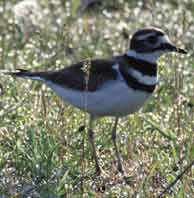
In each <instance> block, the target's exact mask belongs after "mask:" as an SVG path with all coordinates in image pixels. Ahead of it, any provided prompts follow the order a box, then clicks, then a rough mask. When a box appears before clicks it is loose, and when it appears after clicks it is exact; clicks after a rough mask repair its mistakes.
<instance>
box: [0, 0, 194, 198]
mask: <svg viewBox="0 0 194 198" xmlns="http://www.w3.org/2000/svg"><path fill="white" fill-rule="evenodd" d="M18 2H19V1H5V0H4V1H3V0H2V1H1V2H0V8H1V12H0V15H1V20H0V27H1V32H0V57H1V58H0V61H1V64H0V65H1V66H0V67H1V69H7V70H12V69H15V68H18V67H20V68H21V67H22V68H25V69H31V70H52V69H58V68H62V67H64V65H68V64H70V63H75V62H77V61H79V60H81V59H85V58H92V57H109V56H112V54H119V53H122V52H124V51H125V50H126V49H127V46H128V36H129V35H131V34H132V33H133V32H134V31H135V30H136V29H138V28H140V27H143V26H146V25H155V26H159V27H161V28H162V29H164V30H165V31H166V32H168V34H169V35H170V38H172V40H173V41H174V42H175V43H177V45H179V46H182V45H184V47H185V48H186V49H188V51H189V54H188V55H187V56H179V55H175V54H173V55H166V56H165V57H162V58H161V59H160V61H159V78H160V83H159V86H158V88H157V90H156V92H155V94H154V96H153V97H152V98H151V99H150V100H149V102H148V103H147V104H146V105H145V106H144V108H143V109H142V110H141V111H140V112H138V113H136V114H134V115H130V116H128V117H125V118H122V120H121V121H120V123H119V128H118V142H119V148H120V150H121V152H122V157H123V159H124V165H125V169H126V171H127V174H128V176H129V177H128V184H126V183H125V182H123V179H122V177H121V176H120V175H118V174H116V168H115V159H114V151H113V145H112V142H111V135H110V132H111V127H112V120H111V118H102V119H100V120H99V121H98V122H97V123H96V127H95V134H96V140H95V141H96V145H97V148H98V155H99V157H100V164H101V166H102V167H103V170H104V172H105V173H104V178H103V179H102V178H97V179H96V178H94V171H95V169H94V163H93V161H92V159H91V153H90V147H89V145H88V143H87V139H86V135H85V131H84V130H79V128H80V126H82V125H84V124H87V122H88V115H87V114H85V113H83V112H80V111H79V110H78V109H75V108H73V107H72V106H69V105H68V104H66V103H64V102H62V101H61V100H60V99H59V98H58V97H57V96H56V95H55V94H54V93H53V92H51V91H50V90H49V89H48V88H46V87H45V86H44V85H41V84H40V83H38V82H31V81H26V80H22V79H13V78H11V77H6V76H2V75H1V78H0V84H1V87H2V88H1V92H2V95H1V96H0V107H1V109H0V151H1V152H0V170H1V171H0V197H2V198H3V197H6V198H7V197H13V198H15V197H41V198H48V197H49V198H53V197H55V198H61V197H157V196H158V195H159V193H160V192H161V191H162V190H163V189H164V188H165V187H166V186H167V185H168V184H169V183H170V182H172V181H173V180H174V179H175V178H176V176H177V175H178V174H179V173H180V172H181V171H182V170H183V169H184V167H185V166H186V165H187V164H189V163H190V162H191V161H192V160H193V158H194V144H193V143H194V135H193V134H194V133H193V131H194V111H193V103H194V84H193V82H194V72H193V69H194V58H193V57H194V56H193V55H194V54H193V45H194V38H193V37H194V36H193V35H194V26H193V24H194V23H193V22H194V16H193V11H194V3H193V1H173V0H171V1H157V2H154V1H153V2H152V1H148V2H147V3H146V4H144V5H143V4H142V3H141V1H138V2H136V1H131V2H130V3H129V1H125V0H120V1H117V2H116V3H115V1H112V0H111V1H107V2H105V3H102V5H100V6H97V7H94V8H91V9H89V10H84V11H82V12H80V13H79V15H78V14H77V9H78V6H79V3H80V2H79V1H78V0H73V1H60V0H56V1H46V0H44V1H43V0H42V1H39V2H40V6H41V9H40V10H38V14H37V13H36V12H35V13H34V12H32V13H31V15H29V16H28V17H29V18H28V17H27V18H20V19H19V20H20V21H19V22H18V21H17V20H18V18H17V17H16V18H15V17H14V15H13V11H12V8H13V6H14V5H15V4H16V3H18ZM149 7H151V11H150V9H148V8H149ZM185 10H186V11H185ZM34 15H35V17H34ZM21 19H22V20H21ZM28 20H29V21H28ZM30 21H33V26H32V24H30ZM29 24H30V25H31V26H28V25H29ZM26 28H27V29H26ZM193 182H194V169H193V168H192V169H190V170H189V171H188V172H187V173H185V174H184V176H183V178H182V179H181V180H179V182H178V183H177V184H176V185H175V186H173V188H172V192H170V194H165V197H176V198H182V197H193V196H194V190H193V189H194V188H193V187H194V183H193Z"/></svg>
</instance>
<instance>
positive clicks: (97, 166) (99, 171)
mask: <svg viewBox="0 0 194 198" xmlns="http://www.w3.org/2000/svg"><path fill="white" fill-rule="evenodd" d="M93 121H94V118H93V117H91V118H90V122H89V129H88V140H89V142H90V144H91V147H92V157H93V159H94V160H95V166H96V174H97V175H100V174H101V169H100V166H99V162H98V157H97V153H96V146H95V144H94V132H93V130H92V126H93Z"/></svg>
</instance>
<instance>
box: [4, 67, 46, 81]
mask: <svg viewBox="0 0 194 198" xmlns="http://www.w3.org/2000/svg"><path fill="white" fill-rule="evenodd" d="M0 73H2V74H5V75H10V76H13V77H21V78H30V79H33V80H42V75H41V72H31V71H28V70H25V69H17V70H16V71H5V70H3V71H0Z"/></svg>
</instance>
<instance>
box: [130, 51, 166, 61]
mask: <svg viewBox="0 0 194 198" xmlns="http://www.w3.org/2000/svg"><path fill="white" fill-rule="evenodd" d="M162 54H163V53H162V51H157V52H149V53H138V52H136V51H134V50H130V49H129V50H128V51H127V55H128V56H130V57H134V58H136V59H141V60H144V61H147V62H150V63H156V62H157V60H158V58H159V57H160V56H161V55H162Z"/></svg>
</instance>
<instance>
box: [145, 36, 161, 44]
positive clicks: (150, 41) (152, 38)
mask: <svg viewBox="0 0 194 198" xmlns="http://www.w3.org/2000/svg"><path fill="white" fill-rule="evenodd" d="M147 40H148V42H149V43H151V44H155V43H156V42H157V40H158V38H157V37H156V36H150V37H148V38H147Z"/></svg>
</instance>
